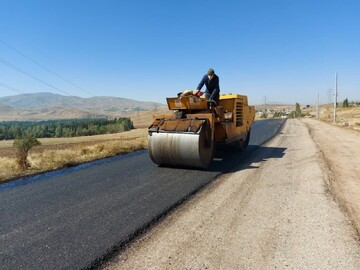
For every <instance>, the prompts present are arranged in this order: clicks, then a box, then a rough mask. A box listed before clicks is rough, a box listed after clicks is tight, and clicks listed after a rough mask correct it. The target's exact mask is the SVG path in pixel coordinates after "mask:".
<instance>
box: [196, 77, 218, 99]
mask: <svg viewBox="0 0 360 270" xmlns="http://www.w3.org/2000/svg"><path fill="white" fill-rule="evenodd" d="M204 84H205V86H206V92H205V95H206V97H207V98H211V99H214V100H217V99H219V96H220V85H219V77H218V76H217V75H216V74H214V76H213V77H212V79H211V80H210V79H209V77H208V75H205V76H204V77H203V78H202V79H201V82H200V83H199V85H198V87H197V90H201V88H202V87H203V86H204Z"/></svg>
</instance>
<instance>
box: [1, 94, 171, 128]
mask: <svg viewBox="0 0 360 270" xmlns="http://www.w3.org/2000/svg"><path fill="white" fill-rule="evenodd" d="M164 107H165V105H164V104H161V103H156V102H143V101H136V100H132V99H125V98H118V97H91V98H81V97H76V96H62V95H58V94H52V93H34V94H22V95H16V96H8V97H1V98H0V121H10V120H44V119H69V118H93V117H118V116H128V115H131V114H133V113H134V112H139V111H154V110H157V109H161V108H164Z"/></svg>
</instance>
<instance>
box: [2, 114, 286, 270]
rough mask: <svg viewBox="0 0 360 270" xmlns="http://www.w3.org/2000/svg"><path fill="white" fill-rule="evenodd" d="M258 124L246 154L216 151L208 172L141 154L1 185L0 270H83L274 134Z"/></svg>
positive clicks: (273, 128)
mask: <svg viewBox="0 0 360 270" xmlns="http://www.w3.org/2000/svg"><path fill="white" fill-rule="evenodd" d="M282 122H283V121H282V120H266V121H260V122H256V123H255V124H254V126H253V129H252V135H251V140H250V146H249V148H248V150H247V151H246V152H244V153H241V154H239V153H233V152H228V153H224V152H223V153H220V154H217V157H216V159H215V160H214V162H213V166H211V170H207V171H202V170H188V169H174V168H162V167H157V166H156V165H154V164H153V163H152V162H151V161H150V159H149V157H148V153H147V152H146V151H140V152H136V153H134V154H129V155H125V156H119V157H114V158H107V159H104V160H101V161H97V162H92V163H89V164H86V165H82V166H78V167H74V168H71V169H65V170H59V171H56V172H54V173H48V174H44V175H41V176H37V177H30V178H27V179H22V180H21V179H20V180H17V181H13V182H11V183H7V184H3V185H0V220H1V224H0V268H1V269H37V270H40V269H81V268H91V267H95V266H97V265H99V264H101V263H102V261H103V260H105V259H106V258H107V257H109V256H111V255H112V254H114V253H115V252H116V251H117V250H118V249H119V248H121V246H122V245H123V244H124V243H126V241H128V240H129V239H131V238H132V237H133V236H134V235H136V234H137V233H138V232H139V231H141V230H142V229H143V228H145V227H146V226H147V225H148V224H149V223H150V222H151V221H155V220H156V219H158V218H159V217H160V216H161V215H163V214H164V213H166V212H167V211H168V210H169V209H171V208H172V207H174V205H176V204H178V203H179V202H181V201H182V200H184V198H186V197H188V196H189V195H191V194H193V193H194V192H196V191H197V190H198V189H199V188H201V187H203V186H204V185H206V184H207V183H209V182H210V181H212V180H213V179H214V178H215V177H216V176H218V175H219V174H221V173H223V172H229V171H231V169H232V168H233V167H234V166H235V165H236V164H239V163H240V162H242V160H243V159H244V158H245V157H246V156H247V155H249V154H251V153H252V152H253V151H254V149H257V148H258V147H259V145H260V144H261V143H263V142H264V141H265V140H267V139H269V138H270V137H272V136H273V135H274V134H276V133H277V131H278V129H279V127H280V126H281V124H282Z"/></svg>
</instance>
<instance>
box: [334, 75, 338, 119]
mask: <svg viewBox="0 0 360 270" xmlns="http://www.w3.org/2000/svg"><path fill="white" fill-rule="evenodd" d="M337 96H338V77H337V72H335V94H334V124H335V123H336V106H337Z"/></svg>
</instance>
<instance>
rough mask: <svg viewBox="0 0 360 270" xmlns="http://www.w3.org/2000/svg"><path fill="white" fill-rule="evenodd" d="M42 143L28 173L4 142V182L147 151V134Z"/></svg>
mask: <svg viewBox="0 0 360 270" xmlns="http://www.w3.org/2000/svg"><path fill="white" fill-rule="evenodd" d="M39 141H41V143H42V145H41V146H38V147H35V148H34V149H32V150H31V151H30V155H29V161H30V165H31V168H30V169H29V170H27V171H25V172H23V171H21V170H20V168H19V167H18V165H17V163H16V149H14V148H12V143H13V141H12V140H10V141H0V182H4V181H7V180H9V179H13V178H17V177H21V176H25V175H31V174H36V173H40V172H44V171H51V170H55V169H59V168H64V167H69V166H74V165H77V164H80V163H83V162H87V161H93V160H96V159H100V158H103V157H109V156H114V155H118V154H124V153H129V152H133V151H136V150H140V149H145V148H146V147H147V130H146V129H141V128H139V129H134V130H131V131H128V132H123V133H117V134H107V135H96V136H85V137H74V138H45V139H39Z"/></svg>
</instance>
